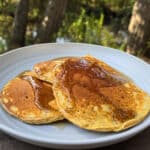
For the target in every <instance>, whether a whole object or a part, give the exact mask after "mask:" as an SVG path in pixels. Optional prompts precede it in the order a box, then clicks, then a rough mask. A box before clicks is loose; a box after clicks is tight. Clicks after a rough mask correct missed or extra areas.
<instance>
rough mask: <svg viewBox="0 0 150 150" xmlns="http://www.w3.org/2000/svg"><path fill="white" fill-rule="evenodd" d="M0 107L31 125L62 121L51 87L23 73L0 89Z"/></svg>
mask: <svg viewBox="0 0 150 150" xmlns="http://www.w3.org/2000/svg"><path fill="white" fill-rule="evenodd" d="M0 102H1V106H2V107H3V108H4V109H5V110H6V111H7V112H8V113H9V114H11V115H12V116H14V117H16V118H18V119H20V120H22V121H24V122H26V123H31V124H45V123H51V122H54V121H57V120H62V119H63V116H62V114H61V113H60V112H59V111H58V107H57V104H56V101H55V97H54V95H53V91H52V85H51V84H49V83H47V82H44V81H41V80H39V79H38V78H37V77H36V74H35V73H34V72H31V71H25V72H23V73H21V74H19V75H18V76H17V77H15V78H14V79H12V80H10V81H9V82H8V83H7V84H6V85H5V86H4V88H3V89H2V92H1V98H0Z"/></svg>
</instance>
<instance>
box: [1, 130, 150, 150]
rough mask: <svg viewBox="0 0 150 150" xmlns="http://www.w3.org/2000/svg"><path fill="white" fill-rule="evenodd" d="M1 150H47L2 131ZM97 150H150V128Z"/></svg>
mask: <svg viewBox="0 0 150 150" xmlns="http://www.w3.org/2000/svg"><path fill="white" fill-rule="evenodd" d="M0 150H46V148H42V147H39V146H34V145H31V144H28V143H25V142H21V141H18V140H16V139H14V138H12V137H10V136H9V135H6V134H5V133H3V132H2V131H0ZM96 150H150V128H147V129H146V130H144V131H143V132H141V133H139V134H138V135H136V136H134V137H133V138H131V139H129V140H127V141H124V142H121V143H119V144H114V145H111V146H107V147H103V148H97V149H96Z"/></svg>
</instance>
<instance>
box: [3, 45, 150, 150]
mask: <svg viewBox="0 0 150 150" xmlns="http://www.w3.org/2000/svg"><path fill="white" fill-rule="evenodd" d="M87 54H91V55H93V56H95V57H97V58H99V59H102V60H103V61H105V62H106V63H108V64H110V65H111V66H112V67H114V68H116V69H118V70H119V71H121V72H123V73H125V74H126V75H128V76H129V77H130V78H132V79H133V80H134V82H135V83H136V84H137V85H139V86H140V87H141V88H142V89H144V90H145V91H147V92H148V93H150V65H149V64H147V63H145V62H143V61H142V60H140V59H138V58H136V57H134V56H131V55H129V54H126V53H124V52H121V51H119V50H114V49H111V48H106V47H102V46H97V45H90V44H79V43H65V44H55V43H51V44H39V45H33V46H29V47H23V48H19V49H17V50H13V51H10V52H8V53H5V54H3V55H1V56H0V89H1V88H2V87H3V85H4V84H5V83H7V82H8V80H9V79H11V78H13V77H15V76H16V75H17V74H18V73H20V72H21V71H24V70H28V69H32V67H33V65H34V64H35V63H37V62H40V61H45V60H48V59H52V58H55V57H61V56H84V55H87ZM148 126H150V116H149V117H147V118H146V119H145V120H144V121H143V122H142V123H140V124H139V125H137V126H135V127H133V128H130V129H128V130H126V131H123V132H119V133H96V132H91V131H86V130H83V129H80V128H78V127H76V126H74V125H72V124H70V123H67V122H65V123H54V124H49V125H39V126H37V125H28V124H25V123H23V122H21V121H19V120H17V119H15V118H13V117H11V116H10V115H8V114H7V113H6V112H5V111H3V110H2V109H1V108H0V129H1V130H2V131H4V132H6V133H7V134H9V135H11V136H13V137H15V138H17V139H19V140H22V141H26V142H29V143H32V144H36V145H41V146H44V147H52V148H61V149H62V148H64V149H67V148H68V149H69V148H72V149H73V148H74V149H75V148H79V149H81V148H93V147H98V146H99V147H102V146H105V145H110V144H113V143H117V142H120V141H123V140H125V139H127V138H130V137H132V136H134V135H135V134H137V133H139V132H140V131H142V130H144V129H145V128H147V127H148Z"/></svg>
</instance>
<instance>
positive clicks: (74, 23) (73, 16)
mask: <svg viewBox="0 0 150 150" xmlns="http://www.w3.org/2000/svg"><path fill="white" fill-rule="evenodd" d="M18 2H19V0H1V1H0V38H1V39H4V41H6V42H2V41H1V40H0V52H3V51H5V50H6V49H7V43H9V40H10V38H11V32H12V26H13V19H14V14H15V10H16V5H17V3H18ZM134 2H135V0H126V1H125V0H69V1H68V6H67V10H66V13H65V17H64V20H63V22H62V26H61V27H60V29H59V31H58V32H57V33H55V35H54V38H53V41H56V38H57V37H63V38H64V39H69V40H70V41H74V42H85V43H94V44H100V45H104V46H109V47H114V48H117V49H121V50H124V49H125V47H126V41H125V40H124V37H122V36H120V35H119V34H118V31H119V30H123V31H125V32H126V31H127V27H128V22H129V19H130V15H131V11H132V6H133V3H134ZM47 3H48V0H44V1H41V0H30V9H29V13H28V27H27V32H26V44H27V45H29V44H33V43H35V36H33V33H35V32H36V31H37V29H38V27H39V24H40V23H41V20H42V18H43V14H44V12H45V9H46V6H47ZM118 41H119V42H118Z"/></svg>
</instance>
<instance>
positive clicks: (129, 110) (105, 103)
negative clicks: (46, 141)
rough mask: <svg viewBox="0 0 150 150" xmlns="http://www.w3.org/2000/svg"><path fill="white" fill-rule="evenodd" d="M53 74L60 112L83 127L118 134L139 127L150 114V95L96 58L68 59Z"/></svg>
mask: <svg viewBox="0 0 150 150" xmlns="http://www.w3.org/2000/svg"><path fill="white" fill-rule="evenodd" d="M51 73H52V74H53V75H51V77H52V78H51V82H52V83H53V91H54V95H55V97H56V101H57V105H58V107H59V110H60V111H61V113H62V114H63V115H64V117H65V118H66V119H67V120H69V121H71V122H72V123H74V124H75V125H77V126H79V127H81V128H84V129H88V130H93V131H105V132H108V131H115V132H117V131H121V130H125V129H127V128H129V127H132V126H134V125H136V124H138V123H139V122H141V121H142V120H143V119H144V118H145V117H146V116H147V115H148V114H149V112H150V96H149V95H148V94H147V93H145V92H144V91H143V90H142V89H140V88H139V87H137V86H136V85H135V84H134V83H133V81H131V80H130V79H129V78H127V77H126V76H125V75H123V74H121V73H120V72H118V71H117V70H115V69H113V68H112V67H110V66H109V65H107V64H106V63H104V62H102V61H100V60H97V59H96V58H94V57H91V56H86V57H81V58H68V59H66V60H65V61H62V62H61V63H60V62H59V65H57V67H55V68H53V71H52V72H51ZM47 74H48V73H47ZM47 80H48V78H47Z"/></svg>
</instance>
